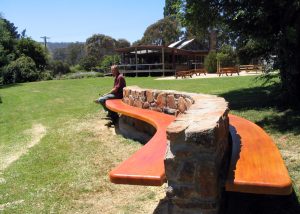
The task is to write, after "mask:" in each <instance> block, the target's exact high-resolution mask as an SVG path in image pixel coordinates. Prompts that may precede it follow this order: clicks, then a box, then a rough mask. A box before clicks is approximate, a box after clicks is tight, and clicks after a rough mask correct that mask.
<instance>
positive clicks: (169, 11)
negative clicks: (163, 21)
mask: <svg viewBox="0 0 300 214" xmlns="http://www.w3.org/2000/svg"><path fill="white" fill-rule="evenodd" d="M179 6H180V0H166V1H165V7H164V17H167V16H173V15H177V14H178V13H179V9H180V7H179Z"/></svg>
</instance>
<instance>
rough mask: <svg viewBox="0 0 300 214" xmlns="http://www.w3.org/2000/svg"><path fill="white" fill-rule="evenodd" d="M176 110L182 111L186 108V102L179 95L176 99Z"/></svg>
mask: <svg viewBox="0 0 300 214" xmlns="http://www.w3.org/2000/svg"><path fill="white" fill-rule="evenodd" d="M178 110H179V111H180V112H181V113H183V112H185V111H186V110H187V103H186V101H185V99H184V98H183V97H179V99H178Z"/></svg>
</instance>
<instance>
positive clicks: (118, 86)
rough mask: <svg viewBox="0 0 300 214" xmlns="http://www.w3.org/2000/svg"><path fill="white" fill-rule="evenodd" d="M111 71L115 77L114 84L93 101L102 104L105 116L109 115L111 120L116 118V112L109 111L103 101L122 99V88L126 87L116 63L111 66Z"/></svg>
mask: <svg viewBox="0 0 300 214" xmlns="http://www.w3.org/2000/svg"><path fill="white" fill-rule="evenodd" d="M111 73H112V75H113V76H114V77H115V79H114V86H113V88H112V89H111V90H110V92H108V93H107V94H105V95H103V96H101V97H99V98H98V99H96V100H95V103H99V104H101V105H102V106H103V109H104V110H105V111H107V112H108V114H107V116H109V117H111V118H112V119H113V120H115V119H116V118H117V113H115V112H112V111H110V110H109V109H108V108H107V107H106V106H105V102H106V100H109V99H122V98H123V88H124V87H126V81H125V78H124V76H123V75H122V74H120V72H119V67H118V66H117V65H113V66H111Z"/></svg>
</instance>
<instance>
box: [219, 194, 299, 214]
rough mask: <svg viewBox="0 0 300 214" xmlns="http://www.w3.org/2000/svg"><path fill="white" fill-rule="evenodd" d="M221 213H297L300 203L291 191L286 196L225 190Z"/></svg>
mask: <svg viewBox="0 0 300 214" xmlns="http://www.w3.org/2000/svg"><path fill="white" fill-rule="evenodd" d="M221 213H223V214H298V213H300V205H299V202H298V200H297V196H296V195H295V193H294V192H293V193H292V194H291V195H288V196H270V195H256V194H245V193H230V192H226V204H225V209H224V212H221Z"/></svg>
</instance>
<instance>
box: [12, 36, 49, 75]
mask: <svg viewBox="0 0 300 214" xmlns="http://www.w3.org/2000/svg"><path fill="white" fill-rule="evenodd" d="M16 48H17V51H18V54H19V55H25V56H28V57H30V58H32V59H33V61H34V62H35V64H36V66H37V68H39V69H41V70H43V69H44V68H45V66H46V65H47V55H46V52H45V50H44V48H43V47H42V45H40V44H39V43H37V42H35V41H33V40H32V39H30V38H21V39H20V40H19V41H18V43H17V46H16Z"/></svg>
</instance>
